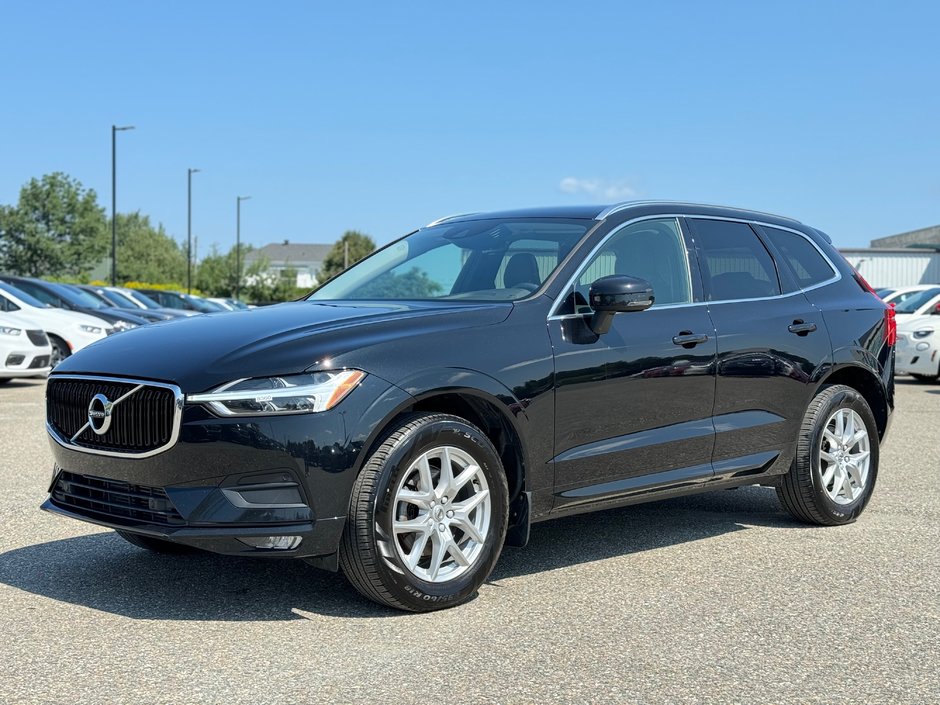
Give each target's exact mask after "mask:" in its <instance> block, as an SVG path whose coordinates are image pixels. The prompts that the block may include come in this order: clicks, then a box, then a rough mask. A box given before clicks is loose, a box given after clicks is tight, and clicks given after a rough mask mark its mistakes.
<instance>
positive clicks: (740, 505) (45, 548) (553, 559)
mask: <svg viewBox="0 0 940 705" xmlns="http://www.w3.org/2000/svg"><path fill="white" fill-rule="evenodd" d="M748 525H759V526H770V527H786V528H787V530H793V529H794V528H798V527H799V526H800V525H799V524H797V523H795V522H793V521H791V520H790V519H789V518H787V516H786V515H784V514H783V513H782V512H781V510H780V509H779V505H778V504H777V500H776V496H775V494H774V492H773V490H769V489H767V488H756V487H751V488H742V489H740V490H736V491H733V492H717V493H711V494H708V495H697V496H693V497H686V498H679V499H672V500H666V501H661V502H656V503H655V504H646V505H639V506H634V507H626V508H620V509H611V510H607V511H603V512H598V513H593V514H583V515H579V516H575V517H569V518H565V519H558V520H554V521H550V522H545V523H540V524H537V525H535V526H534V527H533V529H532V536H531V540H530V542H529V545H528V546H526V547H525V548H523V549H517V548H507V549H506V550H505V551H504V552H503V556H502V558H501V559H500V561H499V563H498V564H497V566H496V570H495V571H494V573H493V575H492V576H491V579H490V581H491V582H495V581H499V580H501V579H505V578H509V577H514V576H520V575H527V574H534V573H541V572H545V571H550V570H554V569H557V568H564V567H568V566H572V565H578V564H581V563H587V562H591V561H598V560H604V559H606V558H612V557H615V556H624V555H629V554H631V553H637V552H641V551H650V550H655V549H657V548H662V547H665V546H671V545H675V544H680V543H688V542H690V541H697V540H700V539H705V538H710V537H714V536H719V535H722V534H726V533H729V532H733V531H741V530H745V529H746V528H747V526H748ZM586 538H588V539H589V540H585V539H586ZM0 582H2V583H4V584H6V585H9V586H12V587H15V588H17V589H19V590H24V591H26V592H30V593H33V594H36V595H41V596H43V597H48V598H50V599H53V600H58V601H62V602H67V603H71V604H76V605H81V606H83V607H89V608H92V609H95V610H101V611H103V612H108V613H112V614H116V615H120V616H124V617H129V618H132V619H159V620H209V621H266V620H272V621H274V620H289V619H302V618H304V616H303V613H304V612H308V613H314V614H321V615H327V616H334V617H394V616H401V615H402V613H400V612H395V611H392V610H387V609H384V608H382V607H380V606H378V605H375V604H373V603H371V602H369V601H367V600H365V599H364V598H362V597H360V596H359V595H358V593H356V592H355V590H354V589H353V588H352V587H351V586H350V585H349V584H348V583H347V582H346V580H345V579H344V578H343V577H342V575H340V574H337V573H329V572H327V571H322V570H317V569H316V568H313V567H311V566H309V565H307V564H306V563H303V562H302V561H296V560H278V559H259V558H239V557H229V556H219V555H215V554H210V553H202V552H195V553H192V554H185V555H162V554H155V553H150V552H147V551H143V550H141V549H138V548H136V547H134V546H131V545H130V544H128V543H126V542H125V541H124V540H123V539H121V538H120V537H118V536H117V534H115V533H113V532H105V533H96V534H91V535H86V536H79V537H75V538H69V539H62V540H58V541H50V542H48V543H41V544H35V545H32V546H26V547H24V548H18V549H14V550H12V551H8V552H6V553H3V554H0Z"/></svg>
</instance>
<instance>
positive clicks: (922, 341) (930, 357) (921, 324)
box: [894, 312, 940, 382]
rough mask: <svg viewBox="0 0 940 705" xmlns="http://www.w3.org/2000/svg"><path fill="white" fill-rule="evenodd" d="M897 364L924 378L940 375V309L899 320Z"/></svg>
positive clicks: (932, 379)
mask: <svg viewBox="0 0 940 705" xmlns="http://www.w3.org/2000/svg"><path fill="white" fill-rule="evenodd" d="M895 355H896V357H895V362H894V368H895V371H896V372H898V373H899V374H909V375H912V376H913V377H915V378H917V379H919V380H921V381H922V382H935V381H937V379H940V312H937V313H935V314H933V315H929V316H917V317H916V318H911V319H909V320H906V321H904V322H903V323H899V324H898V346H897V352H896V353H895Z"/></svg>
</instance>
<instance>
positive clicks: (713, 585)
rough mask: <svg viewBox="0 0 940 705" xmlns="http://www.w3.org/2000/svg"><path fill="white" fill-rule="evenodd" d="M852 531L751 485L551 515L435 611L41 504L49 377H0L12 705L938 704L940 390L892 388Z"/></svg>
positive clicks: (2, 609) (2, 582)
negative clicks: (377, 599) (172, 546)
mask: <svg viewBox="0 0 940 705" xmlns="http://www.w3.org/2000/svg"><path fill="white" fill-rule="evenodd" d="M897 406H898V408H897V411H896V413H895V416H894V421H893V425H892V428H891V433H890V435H889V437H888V439H887V441H886V443H885V445H884V446H883V449H882V456H881V471H880V476H879V478H878V485H877V487H876V489H875V494H874V497H873V499H872V502H871V504H870V505H869V507H868V509H867V510H866V512H865V513H864V514H863V515H862V517H861V519H860V520H859V521H858V522H857V523H855V524H852V525H850V526H845V527H839V528H816V527H808V526H804V525H801V524H798V523H796V522H795V521H793V520H791V519H790V518H789V517H788V516H787V515H786V514H784V513H783V511H782V510H781V509H780V507H779V506H778V504H777V499H776V495H775V493H774V491H773V489H769V488H759V487H755V488H746V489H740V490H733V491H725V492H718V493H712V494H708V495H699V496H696V497H689V498H683V499H676V500H670V501H665V502H658V503H654V504H647V505H640V506H635V507H628V508H624V509H616V510H609V511H605V512H601V513H597V514H588V515H583V516H578V517H573V518H568V519H561V520H556V521H552V522H547V523H542V524H538V525H536V526H535V527H534V528H533V531H532V540H531V543H530V544H529V546H527V547H526V548H524V549H514V548H507V549H506V550H505V552H504V554H503V557H502V558H501V560H500V562H499V564H498V565H497V567H496V570H495V572H494V574H493V576H492V577H491V579H490V581H489V582H488V583H487V584H486V585H485V586H484V587H483V588H482V589H481V590H480V593H479V596H478V597H477V598H476V599H474V600H473V601H472V602H470V603H468V604H466V605H464V606H462V607H458V608H455V609H451V610H445V611H442V612H435V613H432V614H426V615H407V614H402V613H398V612H394V611H390V610H387V609H384V608H381V607H378V606H376V605H373V604H372V603H370V602H367V601H366V600H364V599H363V598H361V597H359V595H358V594H357V593H355V592H354V591H353V589H352V588H351V587H350V586H349V585H348V584H347V583H346V582H345V580H344V579H343V577H342V576H341V575H337V574H332V573H327V572H321V571H318V570H316V569H314V568H312V567H309V566H307V565H306V564H303V563H300V562H293V561H273V560H272V561H265V560H261V559H240V558H228V557H220V556H213V555H209V554H197V555H190V556H183V557H170V556H159V555H154V554H150V553H147V552H145V551H142V550H140V549H138V548H135V547H133V546H131V545H130V544H127V543H125V542H124V541H123V540H121V539H120V538H119V537H118V536H117V535H116V534H114V533H113V532H111V531H107V530H103V529H100V528H97V527H94V526H92V525H90V524H85V523H81V522H77V521H71V520H68V519H64V518H59V517H55V516H51V515H49V514H46V513H44V512H40V511H39V509H38V507H39V504H40V503H41V502H42V501H43V499H44V498H45V491H46V489H47V485H48V483H49V480H50V471H51V467H52V459H51V454H50V452H49V448H48V444H47V440H46V436H45V432H44V429H43V382H41V381H14V382H12V383H10V384H7V385H4V386H2V387H0V474H2V479H3V482H2V483H0V703H63V704H69V705H77V704H78V703H95V704H96V705H97V704H102V703H187V704H188V703H226V704H227V705H235V704H240V703H245V704H250V705H259V704H261V703H316V702H337V703H352V702H378V703H400V704H405V703H442V704H449V703H461V704H463V703H543V702H544V703H548V702H575V703H582V702H596V703H632V702H635V703H886V704H891V705H898V704H900V703H912V704H915V703H916V704H917V705H924V704H927V703H940V385H925V384H919V383H915V382H913V381H911V380H908V379H905V378H901V379H899V380H898V390H897Z"/></svg>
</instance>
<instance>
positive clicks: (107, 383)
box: [46, 376, 179, 455]
mask: <svg viewBox="0 0 940 705" xmlns="http://www.w3.org/2000/svg"><path fill="white" fill-rule="evenodd" d="M137 387H140V388H139V389H137V391H134V389H135V388H137ZM130 392H132V393H131V394H129V395H128V393H130ZM99 394H101V395H104V396H105V397H106V398H107V399H108V400H109V401H110V402H111V403H112V404H113V406H112V408H111V415H110V426H109V427H108V428H107V430H106V431H105V432H104V433H103V434H101V435H98V434H97V433H95V431H93V430H92V427H91V425H90V423H89V413H88V411H89V405H90V404H91V401H92V399H93V398H94V397H95V395H99ZM122 397H123V399H122ZM115 402H117V403H115ZM97 408H98V409H99V410H100V409H101V405H100V404H99V405H98V407H97ZM46 419H47V421H48V422H49V425H50V426H51V427H52V430H53V431H55V433H56V435H58V436H59V439H60V441H63V442H65V443H66V444H67V445H74V446H78V447H79V448H80V449H87V450H90V451H92V452H96V451H97V452H114V453H128V454H136V455H140V454H143V453H150V452H158V451H159V450H161V449H163V448H164V447H166V446H169V445H170V444H172V443H173V442H174V441H175V439H176V432H177V424H178V422H179V418H178V407H177V395H176V393H174V391H173V390H172V389H171V388H169V387H166V386H157V385H153V384H150V383H147V382H134V381H124V380H117V379H112V378H106V379H96V378H93V377H89V378H87V379H84V378H78V377H55V376H53V377H50V378H49V383H48V385H47V387H46ZM96 425H97V427H98V428H99V429H100V428H102V427H103V420H102V419H98V420H97V421H96ZM76 434H78V435H77V436H76Z"/></svg>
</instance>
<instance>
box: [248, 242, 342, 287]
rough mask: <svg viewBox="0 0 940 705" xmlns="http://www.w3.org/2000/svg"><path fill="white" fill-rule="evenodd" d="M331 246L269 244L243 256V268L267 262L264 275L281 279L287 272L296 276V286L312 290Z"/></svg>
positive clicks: (293, 243)
mask: <svg viewBox="0 0 940 705" xmlns="http://www.w3.org/2000/svg"><path fill="white" fill-rule="evenodd" d="M332 247H333V246H332V245H323V244H320V243H296V242H290V241H288V240H284V241H283V242H278V243H271V244H269V245H265V246H264V247H262V248H259V249H257V250H252V251H251V252H249V253H248V254H246V255H245V267H246V268H247V267H249V266H250V265H251V264H253V263H254V262H257V261H258V260H261V259H266V260H267V261H268V268H267V270H266V272H265V273H266V274H268V275H275V276H277V277H281V276H282V275H283V273H284V272H285V271H287V270H293V271H294V272H296V275H297V283H296V286H297V287H299V288H301V289H312V288H313V287H314V286H316V284H317V272H318V271H319V270H320V269H322V268H323V260H324V259H326V255H327V254H328V253H329V251H330V249H331V248H332Z"/></svg>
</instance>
